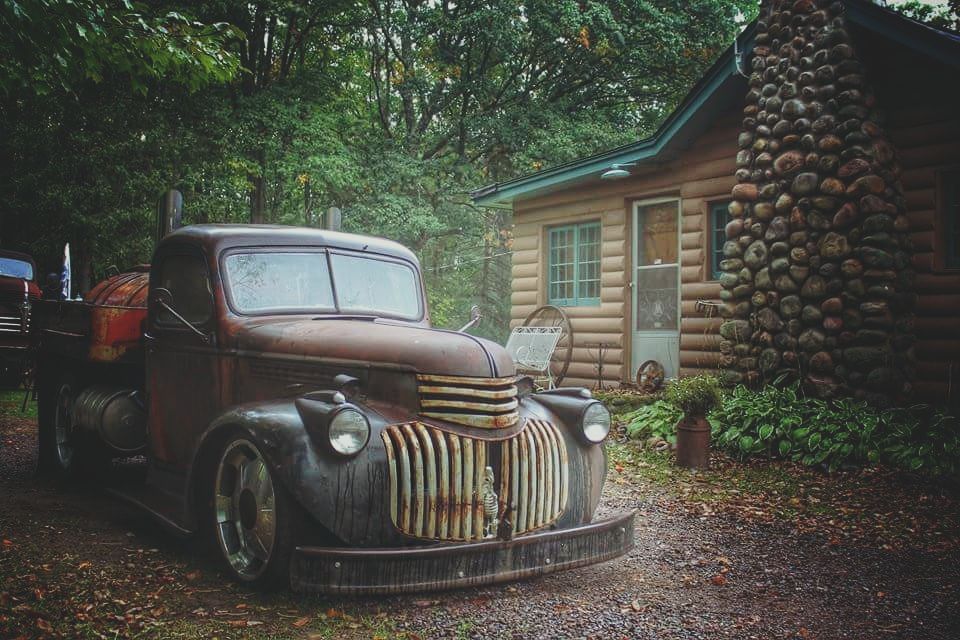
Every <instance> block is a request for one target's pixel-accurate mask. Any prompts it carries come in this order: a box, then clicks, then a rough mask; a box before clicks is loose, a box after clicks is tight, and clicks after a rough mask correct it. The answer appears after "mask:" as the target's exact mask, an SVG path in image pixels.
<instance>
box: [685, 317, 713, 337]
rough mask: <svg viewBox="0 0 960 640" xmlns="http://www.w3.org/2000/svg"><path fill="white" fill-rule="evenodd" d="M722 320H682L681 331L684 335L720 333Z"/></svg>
mask: <svg viewBox="0 0 960 640" xmlns="http://www.w3.org/2000/svg"><path fill="white" fill-rule="evenodd" d="M721 323H723V319H722V318H719V317H717V318H688V317H683V318H681V319H680V331H681V332H682V333H704V332H707V333H719V332H720V325H721Z"/></svg>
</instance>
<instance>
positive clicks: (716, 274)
mask: <svg viewBox="0 0 960 640" xmlns="http://www.w3.org/2000/svg"><path fill="white" fill-rule="evenodd" d="M727 206H728V203H726V202H717V203H714V204H713V206H712V208H711V213H712V215H711V216H710V217H711V224H712V225H713V226H712V229H713V237H712V238H711V240H712V244H711V246H710V255H711V261H710V267H711V269H712V271H713V279H714V280H717V279H719V278H720V274H721V273H722V271H721V270H720V263H721V262H723V243H724V242H726V241H727V234H726V230H725V228H726V226H727Z"/></svg>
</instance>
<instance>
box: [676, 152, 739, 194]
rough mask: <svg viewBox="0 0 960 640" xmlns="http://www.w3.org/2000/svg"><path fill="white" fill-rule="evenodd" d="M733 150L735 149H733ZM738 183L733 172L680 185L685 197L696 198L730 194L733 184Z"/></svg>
mask: <svg viewBox="0 0 960 640" xmlns="http://www.w3.org/2000/svg"><path fill="white" fill-rule="evenodd" d="M730 151H731V152H733V151H735V149H731V150H730ZM735 184H736V180H734V178H733V174H732V173H731V174H730V175H727V176H720V177H718V178H709V179H705V180H697V181H696V182H684V183H683V185H681V187H680V195H681V196H682V197H684V198H695V197H698V196H699V197H705V196H710V197H713V196H718V195H722V194H729V193H730V190H731V189H733V185H735Z"/></svg>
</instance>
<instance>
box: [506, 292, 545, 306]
mask: <svg viewBox="0 0 960 640" xmlns="http://www.w3.org/2000/svg"><path fill="white" fill-rule="evenodd" d="M537 300H538V293H537V292H536V291H514V292H513V293H511V294H510V304H512V305H528V304H531V305H535V304H537Z"/></svg>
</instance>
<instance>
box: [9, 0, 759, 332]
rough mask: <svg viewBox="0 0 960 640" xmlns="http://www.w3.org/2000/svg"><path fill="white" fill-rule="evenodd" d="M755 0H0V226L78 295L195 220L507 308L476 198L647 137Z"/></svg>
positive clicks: (458, 306)
mask: <svg viewBox="0 0 960 640" xmlns="http://www.w3.org/2000/svg"><path fill="white" fill-rule="evenodd" d="M755 11H756V3H755V2H753V1H751V0H693V1H683V2H681V1H679V0H525V1H517V0H510V1H507V0H461V1H459V2H454V1H452V0H429V1H428V0H365V1H362V0H260V1H254V2H239V1H237V0H214V1H212V2H204V3H187V2H167V1H155V2H142V3H141V2H138V3H133V2H128V1H126V0H113V1H104V0H101V1H95V0H21V1H17V2H13V1H12V0H4V1H3V2H2V4H0V36H2V39H0V51H2V54H3V55H2V58H0V60H2V61H0V70H2V76H3V77H2V78H0V127H2V130H0V154H2V156H0V162H2V164H3V168H2V169H0V172H2V173H0V189H2V196H3V209H2V211H0V215H2V218H0V241H2V243H3V244H4V245H5V246H18V247H21V248H26V249H28V250H30V251H32V252H33V253H34V254H35V255H36V256H37V257H38V258H39V259H40V260H41V261H45V262H46V263H47V264H48V265H49V266H53V263H54V261H55V258H56V256H57V255H58V254H59V250H60V247H61V246H62V243H63V242H65V241H70V242H71V243H72V245H71V246H72V247H73V248H74V252H75V263H76V265H77V270H78V271H79V273H78V276H79V279H80V282H81V283H82V284H83V286H89V283H90V282H92V281H94V280H95V279H96V278H98V277H100V276H101V275H102V274H103V273H104V271H105V270H106V269H107V268H108V267H109V266H110V265H116V266H118V267H120V268H123V267H126V266H128V265H130V264H132V263H135V262H138V261H146V260H148V259H149V253H150V249H151V246H152V238H151V237H150V233H149V230H150V229H152V227H153V225H152V216H153V208H154V202H155V200H156V197H157V196H158V194H159V193H160V192H161V191H162V190H164V189H166V188H178V189H180V190H181V191H182V192H183V193H184V196H185V203H186V204H185V209H186V217H187V220H188V221H189V222H220V221H224V222H250V221H252V222H276V223H284V224H300V225H317V224H320V222H321V216H322V213H323V212H324V211H325V210H326V209H327V208H329V207H330V206H338V207H340V208H341V209H342V210H343V211H344V226H345V228H346V229H347V230H350V231H357V232H362V233H370V234H375V235H382V236H386V237H389V238H393V239H396V240H398V241H400V242H403V243H404V244H407V245H408V246H410V247H411V248H413V249H414V251H416V252H417V254H418V255H419V257H420V259H421V262H422V263H423V266H424V270H425V274H426V278H427V285H428V291H429V294H430V298H431V300H430V302H431V313H432V316H433V318H434V322H435V323H436V324H440V325H442V326H456V325H458V324H460V323H461V322H462V321H463V320H464V318H465V317H466V315H467V313H468V309H469V306H470V304H471V303H474V302H479V303H480V304H481V306H482V307H483V308H484V311H485V317H486V320H485V322H484V324H483V325H482V327H481V333H485V334H486V335H489V336H493V337H502V333H503V331H504V328H505V326H506V316H507V314H508V312H509V272H510V266H509V265H510V250H511V249H510V247H511V232H510V228H511V227H510V225H511V222H510V214H509V211H504V210H500V209H479V208H477V207H475V206H473V205H472V204H471V202H470V200H469V197H468V192H469V191H470V190H471V189H473V188H476V187H479V186H482V185H483V184H487V183H489V182H492V181H498V180H504V179H508V178H511V177H514V176H517V175H521V174H524V173H529V172H532V171H535V170H537V169H539V168H542V167H545V166H550V165H553V164H558V163H561V162H564V161H567V160H570V159H573V158H575V157H579V156H582V155H585V154H589V153H592V152H595V151H598V150H600V149H603V148H607V147H610V146H615V145H618V144H623V143H626V142H631V141H633V140H636V139H637V138H639V137H644V136H646V135H648V134H649V133H651V132H652V130H653V129H654V128H655V127H656V125H657V124H658V123H659V122H660V121H661V120H662V119H663V117H664V116H665V115H666V114H667V113H669V111H670V110H671V109H672V107H673V106H674V105H675V104H676V103H677V101H678V100H679V99H680V98H682V96H683V95H684V94H685V93H686V92H687V91H688V89H689V88H690V87H691V86H692V84H693V83H694V82H695V80H696V79H697V77H698V76H699V75H700V74H701V73H702V71H703V70H704V69H705V68H706V67H707V66H708V65H709V64H710V63H712V61H713V60H714V59H715V58H716V57H717V55H719V53H720V52H721V51H722V50H723V49H724V48H725V47H726V46H728V45H729V43H730V42H731V41H732V39H733V36H734V35H735V33H736V32H737V30H738V28H739V27H740V26H741V25H742V24H743V23H744V22H745V21H747V20H749V19H750V18H751V17H752V15H753V13H755Z"/></svg>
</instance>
